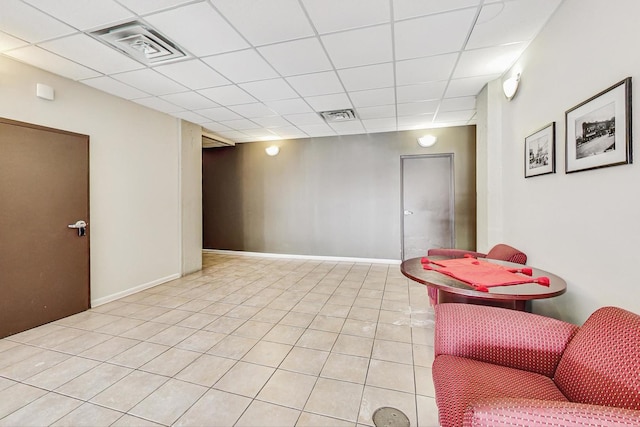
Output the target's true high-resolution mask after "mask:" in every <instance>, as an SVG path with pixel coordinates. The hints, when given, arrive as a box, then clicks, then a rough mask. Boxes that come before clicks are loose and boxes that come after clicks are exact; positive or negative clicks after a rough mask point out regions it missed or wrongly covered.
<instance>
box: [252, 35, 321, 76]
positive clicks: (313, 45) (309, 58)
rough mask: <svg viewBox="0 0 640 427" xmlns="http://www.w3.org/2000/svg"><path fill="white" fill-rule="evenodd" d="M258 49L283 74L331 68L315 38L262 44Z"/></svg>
mask: <svg viewBox="0 0 640 427" xmlns="http://www.w3.org/2000/svg"><path fill="white" fill-rule="evenodd" d="M258 51H259V52H260V54H262V55H263V56H264V57H265V59H266V60H267V61H269V63H270V64H271V65H272V66H273V67H274V68H275V69H276V71H278V72H279V73H280V74H281V75H283V76H293V75H296V74H307V73H315V72H319V71H329V70H331V68H332V67H331V63H330V62H329V58H327V55H326V54H325V53H324V50H323V49H322V46H321V45H320V42H319V41H318V39H316V38H308V39H302V40H295V41H291V42H286V43H279V44H274V45H271V46H264V47H260V48H258Z"/></svg>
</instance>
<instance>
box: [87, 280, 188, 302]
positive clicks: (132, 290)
mask: <svg viewBox="0 0 640 427" xmlns="http://www.w3.org/2000/svg"><path fill="white" fill-rule="evenodd" d="M179 278H180V274H177V273H176V274H172V275H170V276H166V277H161V278H160V279H156V280H153V281H151V282H147V283H143V284H142V285H139V286H136V287H134V288H129V289H127V290H124V291H121V292H116V293H115V294H111V295H108V296H106V297H102V298H97V299H92V300H91V308H94V307H98V306H99V305H103V304H106V303H108V302H111V301H115V300H117V299H120V298H124V297H126V296H129V295H132V294H135V293H136V292H140V291H144V290H145V289H149V288H153V287H154V286H158V285H161V284H163V283H167V282H170V281H172V280H175V279H179Z"/></svg>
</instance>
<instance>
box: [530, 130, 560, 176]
mask: <svg viewBox="0 0 640 427" xmlns="http://www.w3.org/2000/svg"><path fill="white" fill-rule="evenodd" d="M555 172H556V122H552V123H549V124H548V125H546V126H545V127H543V128H542V129H540V130H539V131H537V132H534V133H533V134H531V135H529V136H528V137H526V138H525V139H524V177H525V178H530V177H532V176H538V175H546V174H548V173H555Z"/></svg>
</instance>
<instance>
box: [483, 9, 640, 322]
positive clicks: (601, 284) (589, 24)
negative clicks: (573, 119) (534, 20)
mask: <svg viewBox="0 0 640 427" xmlns="http://www.w3.org/2000/svg"><path fill="white" fill-rule="evenodd" d="M639 15H640V2H638V1H636V0H615V1H612V2H603V1H599V0H566V1H565V2H564V3H563V4H562V5H561V6H560V8H559V9H558V12H557V13H556V15H555V16H554V17H553V18H552V19H551V20H550V22H549V23H548V24H547V26H546V27H545V28H544V29H543V31H542V32H541V33H540V35H539V36H538V37H537V38H536V40H535V41H534V42H533V43H532V44H531V45H530V47H529V48H528V49H527V50H526V52H525V54H524V55H523V56H522V58H521V59H520V60H519V62H518V63H517V64H516V66H515V67H514V69H515V70H522V79H521V84H520V90H519V92H518V94H517V95H516V97H515V98H514V99H513V101H511V102H507V101H506V100H505V98H504V96H503V95H502V94H501V93H500V84H499V82H494V83H493V84H490V85H489V86H488V87H487V88H486V89H485V93H484V94H483V97H485V101H483V102H481V103H479V106H480V107H481V108H484V109H485V111H484V113H483V114H484V115H487V116H489V117H491V116H492V115H494V116H499V118H500V120H499V122H498V123H497V125H496V126H495V127H493V128H491V126H492V124H493V122H492V121H491V120H490V119H489V130H488V137H480V136H479V138H478V140H479V141H481V140H482V141H484V144H486V148H484V149H486V150H488V151H489V152H491V151H495V150H497V151H499V152H501V153H502V155H501V156H502V157H501V159H500V162H501V163H500V169H501V170H502V176H494V177H492V178H490V179H488V181H487V184H486V186H487V188H488V190H487V191H489V192H490V191H491V189H492V187H493V186H495V187H496V188H501V194H502V199H501V200H500V199H497V200H493V201H491V202H490V206H489V207H488V208H487V217H492V216H499V217H502V221H501V228H500V229H492V228H491V226H490V224H488V221H487V220H486V218H485V219H483V220H482V221H480V218H479V221H478V227H479V228H480V229H483V230H486V231H487V234H488V238H487V240H488V242H489V243H490V244H493V243H496V242H498V241H503V240H504V241H506V242H507V243H510V244H513V245H515V246H517V247H518V248H521V249H522V250H524V251H525V252H526V253H527V254H528V255H529V263H530V264H531V265H534V266H537V267H540V268H542V269H546V270H549V271H552V272H554V273H556V274H558V275H560V276H562V277H563V278H565V279H566V281H567V283H568V291H567V293H566V294H565V295H563V296H560V297H558V298H554V299H552V300H548V301H541V302H539V303H538V302H536V303H535V304H534V311H536V312H541V313H545V314H549V315H552V316H555V317H560V318H563V319H566V320H569V321H573V322H575V323H582V322H583V321H584V320H585V319H586V318H587V317H588V315H589V314H590V313H591V312H593V311H594V310H595V309H596V308H598V307H600V306H605V305H615V306H620V307H623V308H626V309H628V310H631V311H634V312H637V313H640V298H638V296H639V295H640V293H639V291H638V273H637V261H638V242H639V237H640V221H638V218H640V192H639V191H638V190H637V183H638V182H640V167H639V165H638V164H637V162H636V163H634V164H632V165H624V166H615V167H610V168H604V169H598V170H590V171H584V172H578V173H572V174H565V166H564V163H565V155H564V147H565V118H564V113H565V111H566V110H568V109H570V108H572V107H574V106H575V105H577V104H579V103H581V102H582V101H585V100H586V99H588V98H590V97H591V96H593V95H595V94H597V93H599V92H600V91H602V90H604V89H606V88H608V87H610V86H611V85H613V84H614V83H617V82H619V81H621V80H622V79H624V78H625V77H628V76H631V77H632V78H633V79H634V80H635V81H634V89H633V99H634V100H637V99H639V98H638V97H637V93H638V92H637V88H638V84H639V83H638V81H637V80H638V77H640V57H639V56H638V55H637V54H635V52H636V50H637V46H638V42H639V41H640V32H639V31H638V24H637V17H638V16H639ZM637 111H638V109H637V108H636V109H635V110H634V113H633V123H634V130H637V126H636V124H637V123H638V122H639V120H638V119H639V117H638V113H637ZM553 121H555V122H556V125H557V133H556V138H557V139H556V141H557V148H556V155H557V159H556V160H557V163H556V164H557V167H556V169H557V172H556V173H555V174H552V175H544V176H539V177H534V178H529V179H524V178H523V174H524V172H523V168H524V166H523V161H524V160H523V159H524V151H523V150H524V146H523V144H524V138H525V137H526V136H527V135H530V134H531V133H533V132H534V131H536V130H537V129H539V128H541V127H542V126H544V125H546V124H548V123H550V122H553ZM616 125H618V124H617V123H616ZM479 129H480V127H479ZM633 133H634V134H635V132H633ZM496 134H497V137H496V138H493V137H492V135H496ZM636 135H637V134H636ZM496 145H497V146H496ZM636 151H637V150H636Z"/></svg>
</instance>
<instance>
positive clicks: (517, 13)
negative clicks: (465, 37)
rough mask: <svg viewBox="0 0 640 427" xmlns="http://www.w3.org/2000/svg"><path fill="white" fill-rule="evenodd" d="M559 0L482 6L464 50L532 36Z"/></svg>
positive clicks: (510, 2) (512, 41) (517, 40)
mask: <svg viewBox="0 0 640 427" xmlns="http://www.w3.org/2000/svg"><path fill="white" fill-rule="evenodd" d="M559 4H560V0H546V1H522V0H520V1H509V2H500V3H495V4H489V5H485V6H483V7H482V11H481V12H480V16H479V17H478V20H477V21H476V25H475V26H474V27H473V32H472V33H471V37H469V41H468V42H467V46H466V49H474V48H479V47H489V46H497V45H502V44H507V43H515V42H522V41H528V40H531V39H533V38H534V37H535V36H536V34H537V33H538V31H539V30H540V28H541V27H542V26H543V25H544V24H545V22H546V21H547V19H549V15H551V13H553V11H554V10H555V9H556V8H557V7H558V5H559Z"/></svg>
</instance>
